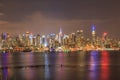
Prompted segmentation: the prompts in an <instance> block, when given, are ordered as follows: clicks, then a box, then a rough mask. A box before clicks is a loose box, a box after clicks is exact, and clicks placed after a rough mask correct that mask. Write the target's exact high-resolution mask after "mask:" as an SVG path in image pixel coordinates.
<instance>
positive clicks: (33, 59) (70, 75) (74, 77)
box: [0, 51, 120, 80]
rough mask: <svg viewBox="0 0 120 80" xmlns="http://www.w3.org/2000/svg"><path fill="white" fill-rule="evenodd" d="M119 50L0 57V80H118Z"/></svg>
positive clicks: (8, 54) (0, 55) (119, 70)
mask: <svg viewBox="0 0 120 80" xmlns="http://www.w3.org/2000/svg"><path fill="white" fill-rule="evenodd" d="M119 61H120V51H89V52H86V51H80V52H76V53H32V52H27V53H23V52H20V53H12V54H11V53H4V54H0V80H119V79H120V76H119V74H120V62H119Z"/></svg>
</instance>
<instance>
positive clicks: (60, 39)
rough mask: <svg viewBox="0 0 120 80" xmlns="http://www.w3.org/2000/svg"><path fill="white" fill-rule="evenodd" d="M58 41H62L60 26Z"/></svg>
mask: <svg viewBox="0 0 120 80" xmlns="http://www.w3.org/2000/svg"><path fill="white" fill-rule="evenodd" d="M58 41H59V43H60V44H61V43H62V29H61V27H60V31H59V36H58Z"/></svg>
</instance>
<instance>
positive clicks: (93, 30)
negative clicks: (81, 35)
mask: <svg viewBox="0 0 120 80" xmlns="http://www.w3.org/2000/svg"><path fill="white" fill-rule="evenodd" d="M95 35H96V33H95V26H94V25H93V26H92V41H93V42H94V41H95Z"/></svg>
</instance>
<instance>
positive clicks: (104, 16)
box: [0, 0, 120, 37]
mask: <svg viewBox="0 0 120 80" xmlns="http://www.w3.org/2000/svg"><path fill="white" fill-rule="evenodd" d="M119 7H120V6H119V1H110V0H106V1H102V0H97V1H96V0H80V1H79V0H74V1H70V0H69V1H67V0H50V1H47V0H34V1H33V0H29V1H28V0H10V1H9V0H6V1H5V0H2V1H0V31H1V32H9V33H24V32H26V31H30V32H33V33H40V34H48V33H58V32H59V28H60V27H62V30H63V33H67V34H68V33H71V32H75V31H76V30H77V29H83V30H84V32H85V35H89V34H90V33H91V26H92V25H93V24H95V27H96V33H97V34H98V35H101V34H102V33H103V32H105V31H106V32H108V33H109V35H110V36H115V37H119V25H120V23H119V21H120V17H119V14H120V11H119Z"/></svg>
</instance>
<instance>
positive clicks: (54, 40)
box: [0, 26, 120, 51]
mask: <svg viewBox="0 0 120 80" xmlns="http://www.w3.org/2000/svg"><path fill="white" fill-rule="evenodd" d="M83 34H84V31H83V30H77V31H76V32H74V33H71V34H69V35H65V34H63V32H62V29H61V28H60V31H59V33H58V34H54V33H52V34H48V35H40V34H32V33H30V32H26V33H25V34H19V35H10V34H9V33H2V34H1V37H0V50H13V51H23V50H25V49H31V50H32V51H45V50H51V49H55V50H56V51H57V50H58V51H59V50H71V51H74V50H93V49H98V50H99V49H104V48H112V49H113V48H114V49H118V48H120V40H113V39H111V38H109V37H108V36H107V35H108V34H107V33H103V34H102V37H97V36H96V32H95V27H94V26H93V27H92V31H91V36H92V38H85V36H84V35H83Z"/></svg>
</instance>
